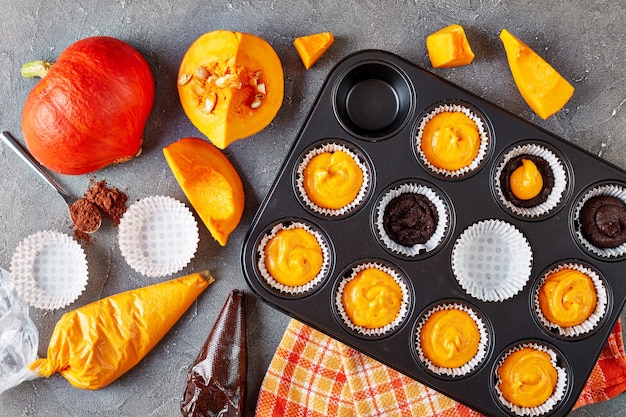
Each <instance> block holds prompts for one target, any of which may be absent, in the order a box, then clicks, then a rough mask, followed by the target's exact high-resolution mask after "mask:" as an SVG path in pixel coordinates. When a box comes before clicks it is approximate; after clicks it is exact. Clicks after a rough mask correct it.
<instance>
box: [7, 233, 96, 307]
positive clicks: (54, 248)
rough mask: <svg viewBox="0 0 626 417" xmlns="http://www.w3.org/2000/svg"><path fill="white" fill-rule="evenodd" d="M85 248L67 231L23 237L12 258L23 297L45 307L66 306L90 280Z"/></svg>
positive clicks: (18, 289) (29, 302)
mask: <svg viewBox="0 0 626 417" xmlns="http://www.w3.org/2000/svg"><path fill="white" fill-rule="evenodd" d="M87 269H88V268H87V258H86V256H85V252H84V251H83V248H82V247H81V246H80V244H79V243H78V242H76V241H75V240H74V239H73V238H72V237H71V236H69V235H66V234H65V233H61V232H57V231H51V230H45V231H40V232H37V233H34V234H32V235H30V236H28V237H27V238H25V239H24V240H22V241H21V242H20V243H19V245H18V246H17V248H16V249H15V252H14V253H13V256H12V258H11V267H10V270H11V276H12V279H13V285H14V287H15V290H16V291H17V293H18V295H19V297H20V298H21V299H23V300H24V301H26V302H27V303H28V304H30V305H31V306H33V307H36V308H40V309H43V310H55V309H58V308H63V307H66V306H68V305H69V304H71V303H72V302H74V301H75V300H76V299H77V298H78V296H79V295H80V294H82V292H83V291H84V290H85V287H86V285H87V279H88V271H87Z"/></svg>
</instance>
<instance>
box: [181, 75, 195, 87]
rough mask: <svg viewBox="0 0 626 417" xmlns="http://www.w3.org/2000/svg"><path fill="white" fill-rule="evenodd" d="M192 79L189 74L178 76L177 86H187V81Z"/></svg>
mask: <svg viewBox="0 0 626 417" xmlns="http://www.w3.org/2000/svg"><path fill="white" fill-rule="evenodd" d="M192 77H193V75H191V74H187V73H184V74H180V75H179V76H178V85H185V84H187V83H188V82H189V81H191V78H192Z"/></svg>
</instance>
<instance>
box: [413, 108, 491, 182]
mask: <svg viewBox="0 0 626 417" xmlns="http://www.w3.org/2000/svg"><path fill="white" fill-rule="evenodd" d="M444 112H451V113H463V114H465V115H466V116H467V117H469V118H470V119H472V121H473V122H474V123H476V127H477V129H478V134H479V136H480V145H479V148H478V154H477V155H476V158H474V160H473V161H472V162H471V163H470V164H469V165H468V166H466V167H463V168H460V169H457V170H454V171H450V170H447V169H443V168H439V167H436V166H434V165H433V164H432V163H431V162H430V161H429V160H428V158H427V157H426V155H425V154H424V152H423V151H422V145H421V144H422V135H423V134H424V128H425V127H426V124H427V123H428V122H429V121H430V120H431V119H432V118H433V117H435V116H436V115H438V114H439V113H444ZM489 141H490V138H489V135H488V134H487V127H486V126H485V122H484V121H483V119H482V117H481V116H479V115H478V114H476V113H475V112H473V111H472V110H471V109H469V108H468V107H465V106H463V105H460V104H456V103H448V104H442V105H440V106H437V107H435V108H434V109H433V110H431V111H430V112H428V113H427V114H426V115H425V116H424V117H422V120H421V122H420V124H419V125H418V127H417V132H416V135H415V150H416V152H417V155H418V157H419V159H420V161H422V163H423V164H424V165H425V166H426V167H427V168H428V169H429V170H430V171H432V172H434V173H436V174H439V175H443V176H445V177H448V178H462V177H463V176H465V175H467V174H469V173H471V172H473V171H475V170H477V169H478V168H479V167H480V166H481V164H482V163H483V162H484V160H485V157H486V156H487V151H488V149H489Z"/></svg>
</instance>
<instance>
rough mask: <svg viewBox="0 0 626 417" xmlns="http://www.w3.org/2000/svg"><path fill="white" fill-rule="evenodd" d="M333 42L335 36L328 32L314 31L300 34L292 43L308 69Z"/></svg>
mask: <svg viewBox="0 0 626 417" xmlns="http://www.w3.org/2000/svg"><path fill="white" fill-rule="evenodd" d="M333 42H335V37H334V35H333V34H332V33H330V32H322V33H316V34H314V35H308V36H300V37H298V38H296V39H295V40H294V41H293V45H294V46H295V48H296V51H298V55H300V59H301V60H302V63H303V64H304V67H305V68H306V69H307V70H308V69H309V68H311V67H312V66H313V64H315V63H316V62H317V60H318V59H320V57H321V56H322V55H323V54H324V52H326V51H327V50H328V48H330V46H331V45H332V44H333Z"/></svg>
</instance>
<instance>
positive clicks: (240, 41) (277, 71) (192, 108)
mask: <svg viewBox="0 0 626 417" xmlns="http://www.w3.org/2000/svg"><path fill="white" fill-rule="evenodd" d="M177 85H178V96H179V98H180V102H181V104H182V107H183V110H184V111H185V113H186V114H187V117H189V119H190V120H191V122H192V123H193V124H194V126H196V128H198V130H200V132H202V133H203V134H204V135H206V136H207V137H208V138H209V140H211V142H213V144H214V145H215V146H217V147H218V148H220V149H224V148H226V147H227V146H228V145H229V144H230V143H232V142H233V141H235V140H238V139H243V138H246V137H249V136H251V135H253V134H255V133H258V132H259V131H261V130H263V129H264V128H265V127H266V126H267V125H269V124H270V123H271V122H272V120H273V119H274V117H275V116H276V114H277V113H278V110H279V109H280V107H281V105H282V102H283V95H284V75H283V68H282V64H281V62H280V59H279V57H278V55H277V54H276V51H274V49H273V48H272V46H271V45H270V44H269V43H267V41H265V40H264V39H262V38H260V37H258V36H255V35H251V34H248V33H240V32H231V31H227V30H216V31H213V32H208V33H205V34H204V35H202V36H200V37H199V38H198V39H196V40H195V41H194V42H193V43H192V44H191V46H190V47H189V49H188V50H187V52H186V53H185V55H184V56H183V59H182V61H181V64H180V68H179V72H178V82H177Z"/></svg>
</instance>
